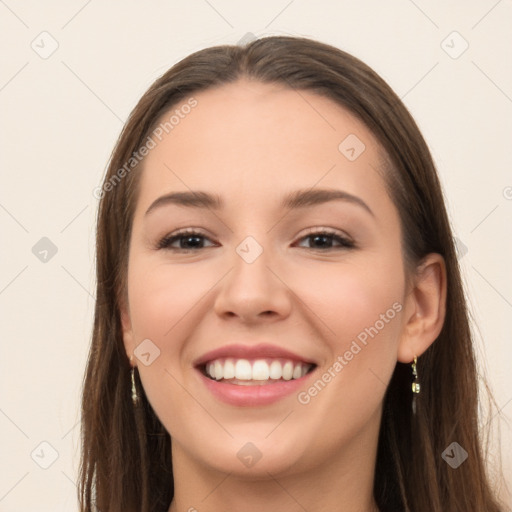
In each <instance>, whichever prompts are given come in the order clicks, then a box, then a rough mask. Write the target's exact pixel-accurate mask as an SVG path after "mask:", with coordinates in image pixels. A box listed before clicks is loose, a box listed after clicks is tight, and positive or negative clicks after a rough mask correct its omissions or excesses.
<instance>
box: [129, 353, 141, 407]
mask: <svg viewBox="0 0 512 512" xmlns="http://www.w3.org/2000/svg"><path fill="white" fill-rule="evenodd" d="M132 361H133V356H130V363H131V362H132ZM130 373H131V380H132V402H133V405H137V403H138V401H139V397H138V395H137V388H136V387H135V366H134V365H132V369H131V370H130Z"/></svg>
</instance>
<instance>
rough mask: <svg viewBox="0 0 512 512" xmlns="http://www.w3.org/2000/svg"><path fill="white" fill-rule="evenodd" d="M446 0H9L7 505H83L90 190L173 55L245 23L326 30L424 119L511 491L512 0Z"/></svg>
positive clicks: (323, 36) (3, 30) (238, 31)
mask: <svg viewBox="0 0 512 512" xmlns="http://www.w3.org/2000/svg"><path fill="white" fill-rule="evenodd" d="M447 4H448V3H447V2H442V1H440V0H437V1H426V0H415V1H414V2H413V1H412V0H392V1H387V2H381V1H379V0H373V1H364V0H363V1H360V2H357V1H351V2H349V1H338V2H336V1H321V0H318V1H315V2H312V1H304V0H302V1H301V0H295V1H294V0H292V1H290V0H279V1H269V0H267V1H263V2H262V1H258V2H252V1H251V2H235V1H234V0H208V1H207V0H193V1H189V2H185V1H182V2H177V1H166V2H163V1H162V2H157V1H153V2H145V3H143V2H133V1H124V2H119V1H112V2H100V1H98V0H96V1H94V0H93V1H89V2H87V1H82V0H76V1H75V0H73V1H66V2H65V1H53V2H51V1H48V2H38V1H35V0H31V1H15V0H5V1H0V39H1V48H2V52H1V55H2V65H1V67H0V107H1V109H2V115H1V128H2V151H1V152H0V162H1V172H2V181H1V183H2V186H1V189H0V225H1V229H2V251H1V267H0V308H1V309H0V311H1V315H2V316H1V339H2V341H1V343H2V351H1V357H0V376H1V377H0V378H1V387H0V393H1V394H0V432H1V443H2V449H1V453H2V455H1V457H0V466H1V467H0V474H1V479H0V511H4V512H7V511H13V512H14V511H16V512H19V511H20V510H23V511H29V510H37V511H38V512H43V511H52V512H59V511H73V510H77V505H76V497H75V496H76V488H75V482H76V470H77V465H78V455H79V451H78V441H79V427H78V420H79V396H80V387H81V382H82V375H83V370H84V366H85V359H86V354H87V350H88V344H89V341H90V333H91V325H92V314H93V308H94V290H95V285H94V279H95V278H94V266H93V259H94V229H95V228H94V220H95V214H96V208H97V200H96V199H95V198H94V197H93V193H92V192H93V189H94V188H95V187H96V186H98V185H99V184H100V182H101V179H102V176H103V173H104V171H105V168H106V164H107V161H108V158H109V155H110V152H111V150H112V148H113V145H114V142H115V140H116V138H117V136H118V134H119V132H120V129H121V127H122V124H123V122H124V120H125V119H126V118H127V116H128V114H129V112H130V110H131V109H132V108H133V107H134V105H135V103H136V102H137V100H138V99H139V97H140V96H141V95H142V94H143V92H144V91H145V89H146V88H147V87H148V86H149V85H150V84H151V83H152V82H153V81H154V80H155V79H156V78H157V77H158V76H159V75H160V74H162V73H163V72H164V71H165V70H167V69H168V68H169V67H170V66H171V65H172V64H174V63H175V62H177V61H178V60H180V59H181V58H183V57H184V56H186V55H187V54H189V53H191V52H193V51H195V50H198V49H201V48H204V47H206V46H211V45H214V44H220V43H230V44H231V43H236V42H237V41H239V40H240V39H241V38H242V37H243V36H244V35H246V34H247V33H248V32H252V33H254V34H255V35H256V36H258V37H260V36H264V35H272V34H289V35H301V36H307V37H313V38H317V39H319V40H321V41H324V42H327V43H330V44H333V45H335V46H338V47H339V48H341V49H343V50H346V51H348V52H350V53H353V54H354V55H355V56H357V57H359V58H361V59H362V60H364V61H365V62H366V63H368V64H369V65H370V66H372V67H373V68H374V69H375V70H376V71H377V72H378V73H380V74H381V76H382V77H383V78H384V79H385V80H387V81H388V83H389V84H390V85H391V86H392V87H393V88H394V90H395V91H396V92H397V93H398V94H399V96H401V97H402V98H403V100H404V102H405V104H406V105H407V107H408V108H409V109H410V111H411V112H412V114H413V116H414V117H415V119H416V120H417V122H418V124H419V126H420V128H421V130H422V131H423V134H424V136H425V138H426V139H427V141H428V143H429V145H430V147H431V150H432V152H433V155H434V158H435V160H436V163H437V165H438V168H439V173H440V177H441V180H442V182H443V185H444V187H445V191H446V197H447V202H448V207H449V212H450V215H451V218H452V222H453V226H454V230H455V233H456V235H457V237H458V239H459V240H460V242H461V245H460V247H461V263H462V266H463V269H464V275H465V281H466V284H467V292H468V295H469V298H470V304H471V310H472V314H473V316H474V319H475V323H476V324H477V325H478V326H479V327H478V329H479V330H478V331H477V333H478V335H479V338H480V339H481V341H480V342H479V343H480V344H479V352H478V355H479V360H480V363H481V366H482V371H485V372H486V374H487V377H488V378H489V382H490V385H491V387H492V389H493V391H494V393H495V397H496V401H497V405H498V407H499V408H500V409H501V411H502V416H503V418H504V419H502V420H498V416H495V419H496V421H495V423H496V424H497V426H500V427H501V433H502V437H501V439H502V440H501V453H502V454H503V466H504V468H503V469H504V472H505V475H506V478H507V480H508V482H509V486H511V487H512V485H511V483H510V482H511V481H512V449H511V448H512V434H511V424H510V417H511V415H512V386H511V384H512V378H511V375H510V361H511V360H512V337H511V327H510V323H509V320H510V318H511V317H512V272H511V270H510V262H511V261H512V241H511V225H512V172H511V169H512V150H511V147H512V138H511V135H512V68H511V65H510V64H511V62H512V58H511V57H512V31H511V30H510V28H511V26H512V25H511V22H512V1H511V0H501V1H496V0H479V1H474V0H473V1H462V0H459V1H456V2H449V5H447ZM45 31H46V32H47V33H48V34H42V35H41V33H42V32H45ZM454 31H456V32H458V34H459V35H457V34H452V33H453V32H454ZM443 41H444V43H443ZM464 41H466V43H465V42H464ZM465 44H468V45H469V46H468V48H467V49H466V50H465V51H464V52H463V53H461V52H462V50H463V49H464V47H465ZM56 45H58V48H57V49H56V50H55V51H54V52H53V53H51V52H52V50H53V49H54V48H53V46H56ZM43 237H47V238H48V239H49V240H51V243H52V244H53V245H54V246H55V247H56V249H57V252H56V254H54V255H53V254H52V252H51V249H49V245H48V244H49V242H48V241H42V242H39V241H40V239H41V238H43ZM37 243H39V244H40V245H36V244H37ZM45 244H46V245H45ZM34 246H36V249H34V250H33V247H34ZM45 250H49V252H48V253H44V251H45ZM466 251H467V252H466ZM34 253H36V254H34ZM44 257H46V259H47V261H46V262H44V261H41V259H40V258H44ZM453 364H454V365H456V364H457V361H453ZM447 392H450V391H449V390H447ZM492 414H495V412H494V413H492ZM505 419H507V421H508V422H509V423H508V424H507V422H506V421H505ZM40 443H45V444H43V445H41V444H40ZM497 451H498V448H496V449H495V452H497ZM31 454H32V455H31ZM57 454H58V455H57ZM54 459H55V460H54ZM41 466H49V467H48V468H47V469H43V467H41Z"/></svg>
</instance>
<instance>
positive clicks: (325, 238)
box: [313, 235, 329, 246]
mask: <svg viewBox="0 0 512 512" xmlns="http://www.w3.org/2000/svg"><path fill="white" fill-rule="evenodd" d="M328 238H329V237H328V236H326V235H316V236H314V237H313V239H314V240H315V243H316V241H317V240H319V239H320V240H324V241H325V240H327V239H328ZM320 245H321V246H324V245H327V246H328V245H329V243H328V242H327V243H324V244H322V243H321V244H320Z"/></svg>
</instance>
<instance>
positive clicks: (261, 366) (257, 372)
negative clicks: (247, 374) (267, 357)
mask: <svg viewBox="0 0 512 512" xmlns="http://www.w3.org/2000/svg"><path fill="white" fill-rule="evenodd" d="M269 376H270V369H269V367H268V364H267V362H266V361H261V360H258V361H255V362H254V364H253V365H252V380H268V378H269Z"/></svg>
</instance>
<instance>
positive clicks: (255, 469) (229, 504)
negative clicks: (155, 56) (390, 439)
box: [122, 80, 446, 512]
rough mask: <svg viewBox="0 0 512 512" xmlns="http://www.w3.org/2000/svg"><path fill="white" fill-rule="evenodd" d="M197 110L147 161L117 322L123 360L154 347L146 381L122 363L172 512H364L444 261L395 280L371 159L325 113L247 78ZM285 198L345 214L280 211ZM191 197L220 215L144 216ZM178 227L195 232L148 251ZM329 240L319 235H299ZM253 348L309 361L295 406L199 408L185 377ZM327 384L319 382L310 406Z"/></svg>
mask: <svg viewBox="0 0 512 512" xmlns="http://www.w3.org/2000/svg"><path fill="white" fill-rule="evenodd" d="M194 97H195V98H196V99H197V102H198V104H197V106H196V107H195V108H194V109H193V110H192V111H191V112H190V114H188V115H187V116H186V117H184V118H183V119H181V120H180V123H179V124H178V125H177V126H175V127H174V129H173V130H172V131H171V132H170V133H169V134H168V135H167V136H166V137H165V138H164V139H163V140H162V141H161V142H159V143H158V145H157V146H156V147H155V148H154V149H152V150H151V152H150V153H149V155H148V156H147V157H146V160H145V163H144V170H143V175H142V179H141V183H140V185H141V188H140V195H139V197H138V201H137V207H136V211H135V216H134V222H133V231H132V238H131V245H130V257H129V268H128V304H126V305H123V308H122V321H123V333H124V343H125V348H126V353H127V355H128V357H130V356H131V355H132V354H133V353H134V350H135V349H136V347H137V346H138V345H139V344H140V343H141V342H142V341H143V340H145V339H149V340H151V342H152V343H153V344H154V345H155V346H156V347H158V349H159V350H160V355H159V356H158V357H157V358H156V359H155V360H154V361H153V362H152V364H150V365H149V366H145V365H144V364H140V362H139V361H138V360H137V359H136V358H134V362H135V363H136V364H137V363H138V369H139V372H140V376H141V380H142V383H143V386H144V390H145V392H146V394H147V397H148V399H149V401H150V403H151V405H152V407H153V408H154V410H155V412H156V414H157V415H158V417H159V419H160V420H161V421H162V423H163V425H164V426H165V428H166V429H167V431H168V432H169V433H170V435H171V439H172V457H173V469H174V477H175V481H174V483H175V496H174V499H173V501H172V503H171V506H170V508H169V512H185V511H192V510H197V511H198V512H202V511H203V510H204V511H206V510H207V511H209V512H217V511H224V510H230V511H235V510H236V511H243V512H261V510H279V511H286V512H299V511H301V512H302V511H304V510H307V511H308V512H320V511H327V510H329V511H334V510H343V511H345V512H369V511H375V510H378V509H377V507H376V504H375V502H374V499H373V495H372V488H373V481H374V471H375V459H376V452H377V440H378V434H379V428H380V421H381V413H382V402H383V397H384V393H385V391H386V387H387V385H388V383H389V381H390V379H391V376H392V373H393V370H394V368H395V365H396V363H397V361H400V362H403V363H410V362H411V361H412V360H413V358H414V356H415V355H416V356H418V357H421V354H422V353H423V352H424V351H425V350H426V349H427V348H428V347H429V346H430V344H431V343H433V342H434V340H435V338H436V337H437V335H438V334H439V332H440V330H441V327H442V324H443V321H444V316H445V299H446V277H445V268H444V262H443V260H442V258H441V256H439V255H437V254H431V255H428V257H427V258H425V260H424V261H423V262H422V265H421V267H419V268H418V269H417V271H415V272H413V273H411V274H410V275H408V276H407V274H406V270H405V268H404V262H403V257H402V251H401V243H400V240H401V238H400V237H401V231H400V221H399V215H398V211H397V209H396V207H395V206H394V204H393V202H392V200H391V198H390V197H389V196H388V194H387V193H386V190H385V184H384V180H383V177H382V176H381V175H380V173H379V172H378V171H377V169H378V168H379V165H380V159H379V153H378V149H379V147H378V144H377V142H376V140H375V138H374V137H373V136H372V135H371V133H370V132H369V130H368V129H367V128H366V127H365V126H364V125H363V124H362V123H361V122H359V121H358V120H357V119H355V118H354V117H353V116H352V115H350V114H349V113H348V112H347V111H346V110H344V109H343V108H341V107H340V106H338V105H336V104H334V103H333V102H331V101H330V100H328V99H326V98H323V97H320V96H318V95H315V94H313V93H310V92H305V91H301V92H300V94H299V93H297V92H294V91H292V90H289V89H286V88H284V87H280V86H274V85H265V84H260V83H257V82H250V81H247V80H241V81H238V82H236V83H233V84H229V85H224V86H221V87H219V88H216V89H211V90H208V91H205V92H201V93H199V94H195V95H194ZM175 108H176V107H173V110H174V109H175ZM349 134H355V135H356V136H357V138H358V139H359V140H360V141H362V142H363V143H364V145H365V149H364V151H363V152H362V153H361V154H360V155H359V156H358V157H357V158H356V159H355V160H353V161H350V160H349V159H348V158H347V157H346V156H345V154H343V153H342V152H340V150H339V149H338V146H339V145H340V143H341V142H342V141H343V140H344V139H345V138H346V137H347V136H348V135H349ZM298 189H302V190H310V189H312V190H318V189H331V190H341V191H344V192H346V193H348V194H350V195H352V196H355V197H356V198H358V199H359V200H360V201H357V200H346V199H345V200H331V201H327V202H323V203H320V204H315V205H311V206H307V207H301V208H294V209H292V210H287V209H286V208H283V207H282V206H281V202H282V200H283V198H284V197H285V196H286V195H287V194H289V193H291V192H294V191H296V190H298ZM190 190H194V191H199V190H201V191H205V192H208V193H211V194H218V195H219V196H220V197H221V198H222V200H223V201H224V203H225V204H224V206H223V208H221V209H219V210H215V209H213V208H192V207H185V206H179V205H176V204H169V203H168V204H165V205H160V206H158V207H154V208H153V209H152V210H151V211H150V212H149V213H147V214H146V211H147V210H148V208H149V207H150V205H151V204H152V203H153V202H154V201H155V200H156V199H157V198H159V197H161V196H163V195H165V194H167V193H169V192H178V191H183V192H190ZM363 203H364V204H363ZM365 205H366V206H365ZM184 228H190V229H193V231H194V232H197V233H198V234H197V235H193V236H192V240H191V238H190V235H188V238H187V235H184V238H183V239H182V240H181V242H180V240H178V241H174V242H173V243H172V245H171V247H167V248H160V249H159V248H157V245H158V243H159V241H160V240H161V239H162V238H164V237H165V236H166V235H171V234H175V233H176V232H177V231H178V230H180V229H184ZM326 229H327V230H328V231H329V232H332V233H333V234H334V235H331V236H330V237H329V236H327V238H323V237H322V235H320V238H318V235H317V237H315V236H312V233H313V234H314V233H322V232H324V231H325V230H326ZM197 236H199V237H203V238H199V242H200V243H199V244H198V243H197V242H198V240H197V238H196V237H197ZM248 236H251V237H253V239H254V240H255V241H256V242H257V244H258V246H259V247H261V248H262V250H263V252H262V253H261V254H260V255H259V256H258V257H257V258H256V259H255V260H254V261H253V262H251V263H248V262H247V261H246V260H244V258H242V257H241V256H240V254H241V253H239V252H237V247H239V246H240V244H241V242H242V241H244V240H245V239H246V237H248ZM337 236H340V237H342V238H341V242H340V241H339V239H337V238H336V237H337ZM347 239H348V240H349V242H351V244H352V245H351V244H350V243H348V244H347V243H346V242H343V240H347ZM180 243H181V245H180ZM251 247H252V248H251V249H250V250H251V251H254V250H255V249H254V247H253V246H251ZM173 248H174V250H173ZM186 249H188V252H186ZM407 277H408V279H406V278H407ZM372 326H373V327H374V331H371V330H370V332H372V334H373V336H371V337H370V336H367V340H366V344H363V343H362V342H361V341H360V340H361V338H364V335H361V333H364V332H366V333H367V335H368V331H365V329H368V328H370V327H372ZM375 330H376V331H377V333H376V334H375ZM358 335H359V338H358ZM358 340H359V342H358V343H357V344H358V346H359V347H360V350H359V351H357V349H356V348H355V346H354V344H353V342H354V341H356V342H357V341H358ZM262 342H265V343H271V344H273V345H277V346H278V347H281V348H285V349H288V350H292V351H293V352H295V353H296V354H299V355H300V356H303V357H304V358H305V359H307V360H312V361H314V362H315V363H316V368H315V369H314V372H313V373H312V374H310V375H309V376H308V377H307V379H306V380H305V381H304V385H303V387H302V388H300V390H299V391H300V392H301V393H302V394H301V395H300V393H293V394H292V395H290V396H285V397H284V398H282V399H280V400H278V401H277V402H275V403H272V404H269V405H264V406H245V407H240V406H234V405H232V404H228V403H224V402H222V401H220V400H219V399H218V398H216V397H215V396H213V395H212V393H211V392H210V391H209V390H208V389H207V387H206V386H205V385H204V382H203V379H204V377H202V375H201V374H200V373H199V371H198V370H197V369H196V368H194V364H193V362H194V361H195V360H196V359H197V358H199V357H200V356H202V355H203V354H205V353H206V352H208V351H210V350H212V349H216V348H220V347H223V346H224V345H227V344H231V343H240V344H245V345H248V346H250V345H257V344H258V343H262ZM347 351H348V352H350V353H352V356H350V354H347ZM339 357H341V358H342V360H343V361H344V362H343V364H341V362H340V359H339ZM336 361H338V363H339V364H340V365H341V368H342V369H341V370H340V369H339V368H340V366H339V365H338V366H337V368H338V370H336V369H334V367H333V365H334V363H335V362H336ZM326 373H328V374H330V375H331V379H330V380H329V382H327V383H325V380H328V378H327V377H326V378H325V379H324V383H325V386H324V387H321V388H320V390H318V389H317V392H316V393H315V391H311V387H312V386H313V385H314V383H315V382H316V381H318V379H320V380H321V379H322V376H323V375H324V374H326ZM420 378H421V376H420ZM269 385H272V384H269ZM299 395H300V396H299ZM301 398H302V400H301ZM247 443H252V445H249V446H251V448H250V449H251V450H253V452H254V453H252V455H255V456H259V455H261V458H260V459H259V460H258V461H257V462H256V463H254V464H253V465H251V466H250V467H249V466H248V465H247V464H244V463H243V461H242V460H241V458H240V457H239V456H237V454H239V452H240V450H241V449H242V447H244V446H248V445H247ZM252 446H254V447H255V448H252ZM246 449H247V448H246ZM258 454H259V455H258Z"/></svg>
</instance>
